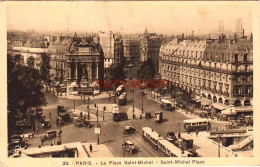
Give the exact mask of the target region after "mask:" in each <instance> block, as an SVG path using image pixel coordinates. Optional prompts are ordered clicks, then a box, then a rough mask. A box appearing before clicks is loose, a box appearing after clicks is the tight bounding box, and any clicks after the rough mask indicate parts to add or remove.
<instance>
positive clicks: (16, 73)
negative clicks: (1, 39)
mask: <svg viewBox="0 0 260 167" xmlns="http://www.w3.org/2000/svg"><path fill="white" fill-rule="evenodd" d="M7 61H8V62H7V100H8V104H7V108H8V111H9V117H8V118H10V120H8V121H10V122H12V121H14V118H15V116H17V115H24V114H25V113H26V111H27V110H28V108H29V107H37V106H41V105H44V104H46V99H45V95H44V93H43V92H42V88H43V86H42V84H41V82H42V79H41V76H40V73H39V71H38V70H37V69H35V68H30V67H29V66H23V65H21V64H17V63H16V62H15V59H13V58H12V56H10V55H8V56H7ZM8 123H9V122H8Z"/></svg>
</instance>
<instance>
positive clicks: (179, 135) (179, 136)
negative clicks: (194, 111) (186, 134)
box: [178, 122, 181, 139]
mask: <svg viewBox="0 0 260 167" xmlns="http://www.w3.org/2000/svg"><path fill="white" fill-rule="evenodd" d="M178 138H179V139H180V138H181V123H180V122H179V134H178Z"/></svg>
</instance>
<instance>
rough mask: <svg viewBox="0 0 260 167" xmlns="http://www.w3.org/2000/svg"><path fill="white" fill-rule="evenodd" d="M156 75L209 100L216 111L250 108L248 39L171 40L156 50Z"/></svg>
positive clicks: (251, 48)
mask: <svg viewBox="0 0 260 167" xmlns="http://www.w3.org/2000/svg"><path fill="white" fill-rule="evenodd" d="M160 74H161V77H162V79H166V80H169V81H170V82H171V83H172V84H173V85H175V86H178V87H180V88H182V89H184V90H187V91H190V92H194V93H196V94H197V95H200V96H201V97H202V98H205V99H208V100H210V101H211V104H215V107H216V108H217V109H222V108H226V107H228V106H250V105H252V104H253V103H252V102H253V44H252V39H247V38H245V37H243V38H241V39H225V36H221V37H220V38H219V39H218V40H201V41H192V40H181V41H180V40H178V39H174V40H173V41H171V42H169V43H168V44H164V45H162V47H161V49H160ZM213 106H214V105H213Z"/></svg>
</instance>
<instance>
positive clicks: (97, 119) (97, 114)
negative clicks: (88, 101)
mask: <svg viewBox="0 0 260 167" xmlns="http://www.w3.org/2000/svg"><path fill="white" fill-rule="evenodd" d="M98 127H99V126H98V106H97V128H98Z"/></svg>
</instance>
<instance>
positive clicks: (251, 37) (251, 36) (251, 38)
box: [250, 33, 253, 41]
mask: <svg viewBox="0 0 260 167" xmlns="http://www.w3.org/2000/svg"><path fill="white" fill-rule="evenodd" d="M250 40H251V41H253V33H251V35H250Z"/></svg>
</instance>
